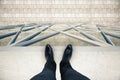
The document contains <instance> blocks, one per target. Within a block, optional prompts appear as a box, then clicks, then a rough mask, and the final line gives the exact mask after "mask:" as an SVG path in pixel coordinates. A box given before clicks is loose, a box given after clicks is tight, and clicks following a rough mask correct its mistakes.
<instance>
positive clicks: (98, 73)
mask: <svg viewBox="0 0 120 80" xmlns="http://www.w3.org/2000/svg"><path fill="white" fill-rule="evenodd" d="M73 48H74V51H73V56H72V59H71V63H72V66H73V67H74V69H76V70H77V71H79V72H81V73H82V74H84V75H86V76H88V77H89V78H90V79H91V80H120V47H77V46H74V47H73ZM53 49H54V55H55V61H56V62H57V75H56V76H57V80H60V74H59V62H60V60H61V58H62V55H63V51H64V49H65V46H64V47H63V46H53ZM44 64H45V58H44V47H43V46H39V47H37V46H36V47H0V80H29V79H30V78H31V77H32V76H34V75H35V74H37V73H39V72H41V70H42V69H43V66H44Z"/></svg>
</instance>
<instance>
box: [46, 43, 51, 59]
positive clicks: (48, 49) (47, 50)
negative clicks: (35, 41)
mask: <svg viewBox="0 0 120 80" xmlns="http://www.w3.org/2000/svg"><path fill="white" fill-rule="evenodd" d="M45 58H46V60H47V59H48V58H53V50H52V47H51V46H50V45H49V44H47V45H46V48H45Z"/></svg>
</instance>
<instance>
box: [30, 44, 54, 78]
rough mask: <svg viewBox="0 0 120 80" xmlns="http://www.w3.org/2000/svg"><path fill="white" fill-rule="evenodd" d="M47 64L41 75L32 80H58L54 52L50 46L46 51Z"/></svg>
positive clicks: (47, 46)
mask: <svg viewBox="0 0 120 80" xmlns="http://www.w3.org/2000/svg"><path fill="white" fill-rule="evenodd" d="M45 57H46V60H47V62H46V64H45V66H44V69H43V71H42V72H41V73H39V74H37V75H35V76H34V77H33V78H31V80H56V78H55V76H56V75H55V73H56V63H55V61H54V58H53V51H52V48H51V46H50V45H46V49H45Z"/></svg>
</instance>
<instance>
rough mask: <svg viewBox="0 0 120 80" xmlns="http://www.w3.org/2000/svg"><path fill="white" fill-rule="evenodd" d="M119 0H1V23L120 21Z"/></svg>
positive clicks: (96, 22) (105, 22) (99, 22)
mask: <svg viewBox="0 0 120 80" xmlns="http://www.w3.org/2000/svg"><path fill="white" fill-rule="evenodd" d="M119 16H120V1H119V0H0V25H8V24H19V23H30V22H43V23H44V22H53V23H58V22H68V23H73V22H90V23H94V24H111V25H113V24H120V22H119V21H120V19H119Z"/></svg>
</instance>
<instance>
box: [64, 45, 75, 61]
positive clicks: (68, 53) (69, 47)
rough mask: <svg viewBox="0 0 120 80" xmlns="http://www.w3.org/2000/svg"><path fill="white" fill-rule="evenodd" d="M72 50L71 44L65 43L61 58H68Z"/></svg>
mask: <svg viewBox="0 0 120 80" xmlns="http://www.w3.org/2000/svg"><path fill="white" fill-rule="evenodd" d="M72 51H73V48H72V45H71V44H69V45H67V47H66V49H65V51H64V54H63V60H70V58H71V56H72Z"/></svg>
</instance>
